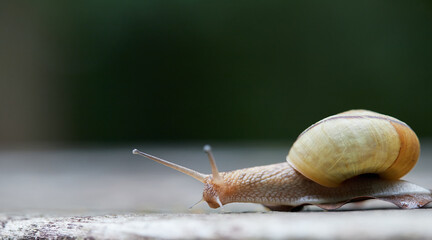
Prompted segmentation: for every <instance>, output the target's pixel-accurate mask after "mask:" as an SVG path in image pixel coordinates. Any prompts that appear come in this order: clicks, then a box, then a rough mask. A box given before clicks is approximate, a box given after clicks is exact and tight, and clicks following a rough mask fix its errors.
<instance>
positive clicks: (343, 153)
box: [287, 110, 420, 187]
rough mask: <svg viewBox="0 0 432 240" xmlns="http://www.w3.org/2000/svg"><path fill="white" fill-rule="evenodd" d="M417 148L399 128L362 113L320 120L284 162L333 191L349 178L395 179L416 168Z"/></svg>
mask: <svg viewBox="0 0 432 240" xmlns="http://www.w3.org/2000/svg"><path fill="white" fill-rule="evenodd" d="M419 154H420V143H419V140H418V138H417V136H416V134H415V133H414V131H413V130H412V129H411V128H410V127H409V126H408V125H407V124H405V123H404V122H402V121H400V120H398V119H396V118H393V117H390V116H386V115H383V114H379V113H375V112H372V111H367V110H351V111H347V112H343V113H340V114H337V115H333V116H330V117H328V118H325V119H323V120H321V121H319V122H317V123H315V124H313V125H312V126H310V127H309V128H307V129H306V130H305V131H304V132H303V133H301V134H300V136H299V137H298V138H297V140H296V141H295V143H294V144H293V146H292V148H291V149H290V151H289V154H288V156H287V161H288V162H289V164H290V165H291V166H292V167H293V168H294V169H296V170H297V171H299V172H300V173H302V174H303V175H304V176H305V177H307V178H309V179H311V180H313V181H315V182H316V183H318V184H321V185H323V186H326V187H337V186H338V185H340V184H341V183H342V182H343V181H345V180H347V179H350V178H352V177H354V176H357V175H361V174H365V173H374V174H378V175H380V177H382V178H384V179H399V178H401V177H402V176H404V175H405V174H407V173H408V172H409V171H410V170H411V169H412V168H413V167H414V165H415V164H416V162H417V159H418V157H419Z"/></svg>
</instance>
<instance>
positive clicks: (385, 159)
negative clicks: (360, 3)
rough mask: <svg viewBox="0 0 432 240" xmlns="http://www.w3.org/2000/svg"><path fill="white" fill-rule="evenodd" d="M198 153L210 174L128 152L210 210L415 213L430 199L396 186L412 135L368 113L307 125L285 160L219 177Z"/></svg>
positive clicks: (412, 149)
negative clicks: (238, 206) (170, 171)
mask: <svg viewBox="0 0 432 240" xmlns="http://www.w3.org/2000/svg"><path fill="white" fill-rule="evenodd" d="M204 151H205V152H206V153H207V154H208V156H209V159H210V164H211V167H212V174H211V175H206V174H202V173H199V172H196V171H194V170H191V169H188V168H185V167H183V166H179V165H177V164H174V163H171V162H168V161H166V160H163V159H160V158H157V157H154V156H151V155H149V154H146V153H142V152H140V151H138V150H136V149H135V150H134V151H133V153H134V154H139V155H142V156H145V157H147V158H150V159H152V160H154V161H157V162H159V163H162V164H164V165H166V166H169V167H171V168H174V169H176V170H178V171H181V172H183V173H185V174H188V175H190V176H192V177H194V178H196V179H197V180H199V181H201V182H203V183H204V191H203V198H202V200H204V201H206V202H207V203H208V205H209V206H210V207H211V208H218V207H222V206H223V205H225V204H228V203H233V202H251V203H260V204H263V205H264V206H266V207H268V208H269V209H271V210H280V211H293V210H299V209H301V207H302V206H304V205H317V206H319V207H321V208H324V209H337V208H339V207H340V206H342V205H344V204H345V203H348V202H353V201H360V200H365V199H370V198H375V199H380V200H384V201H388V202H392V203H394V204H395V205H397V206H398V207H401V208H419V207H423V206H424V205H426V204H427V203H429V202H431V201H432V193H431V191H430V190H428V189H425V188H423V187H420V186H418V185H415V184H413V183H410V182H406V181H403V180H399V179H400V178H401V177H402V176H404V175H405V174H407V173H408V172H409V171H410V170H411V169H412V168H413V167H414V165H415V164H416V162H417V159H418V157H419V153H420V144H419V141H418V138H417V136H416V135H415V133H414V131H412V129H411V128H410V127H409V126H408V125H407V124H405V123H403V122H401V121H400V120H398V119H396V118H393V117H389V116H386V115H382V114H378V113H375V112H371V111H366V110H351V111H347V112H344V113H341V114H337V115H334V116H330V117H328V118H325V119H323V120H321V121H319V122H317V123H315V124H313V125H312V126H310V127H309V128H307V129H306V130H305V131H304V132H303V133H301V134H300V136H299V137H298V138H297V140H296V141H295V143H294V144H293V146H292V147H291V149H290V151H289V154H288V156H287V161H286V162H282V163H278V164H271V165H266V166H258V167H252V168H245V169H239V170H235V171H229V172H219V171H218V169H217V167H216V164H215V161H214V158H213V155H212V153H211V150H210V147H209V146H205V147H204Z"/></svg>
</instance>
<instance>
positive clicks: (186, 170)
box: [132, 149, 208, 183]
mask: <svg viewBox="0 0 432 240" xmlns="http://www.w3.org/2000/svg"><path fill="white" fill-rule="evenodd" d="M132 153H133V154H136V155H140V156H143V157H146V158H148V159H151V160H153V161H155V162H158V163H161V164H163V165H165V166H167V167H170V168H172V169H174V170H177V171H179V172H182V173H184V174H186V175H189V176H191V177H193V178H195V179H196V180H198V181H200V182H202V183H204V179H205V178H206V177H208V175H207V174H202V173H200V172H197V171H195V170H192V169H189V168H187V167H183V166H180V165H178V164H175V163H172V162H169V161H167V160H164V159H162V158H158V157H155V156H152V155H150V154H147V153H143V152H141V151H139V150H138V149H134V150H133V151H132Z"/></svg>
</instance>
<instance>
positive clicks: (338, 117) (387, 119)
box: [298, 115, 411, 137]
mask: <svg viewBox="0 0 432 240" xmlns="http://www.w3.org/2000/svg"><path fill="white" fill-rule="evenodd" d="M341 118H342V119H343V118H347V119H355V118H357V119H362V118H375V119H382V120H386V121H389V122H394V123H397V124H400V125H403V126H406V127H408V128H410V127H409V126H408V125H407V124H406V123H404V122H401V121H399V120H397V119H392V118H390V117H380V116H370V115H363V116H349V115H347V116H334V117H330V118H327V119H324V120H321V121H319V122H317V123H315V124H312V125H311V126H310V127H308V128H306V130H304V131H303V132H302V133H300V135H299V136H298V137H301V136H302V135H303V134H305V133H306V132H307V131H309V130H310V129H312V128H314V127H316V126H318V125H320V124H321V123H324V122H328V121H330V120H333V119H341ZM410 129H411V128H410Z"/></svg>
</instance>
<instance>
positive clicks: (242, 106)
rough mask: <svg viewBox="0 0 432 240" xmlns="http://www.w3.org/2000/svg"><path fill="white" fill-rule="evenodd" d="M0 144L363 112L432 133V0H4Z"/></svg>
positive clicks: (227, 136) (225, 134) (303, 124)
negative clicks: (392, 119) (390, 118)
mask: <svg viewBox="0 0 432 240" xmlns="http://www.w3.org/2000/svg"><path fill="white" fill-rule="evenodd" d="M0 50H1V51H0V142H1V143H2V144H3V145H8V144H22V143H34V142H64V143H76V142H95V143H121V142H130V141H195V140H202V139H205V140H218V141H219V140H220V141H234V140H253V141H280V140H283V141H284V140H293V139H295V138H296V137H297V136H298V134H299V133H300V132H301V131H303V130H304V129H305V128H307V127H308V126H309V125H310V124H312V123H314V122H316V121H318V120H320V119H322V118H324V117H326V116H329V115H332V114H335V113H338V112H341V111H345V110H348V109H353V108H365V109H370V110H374V111H377V112H381V113H385V114H389V115H392V116H394V117H397V118H399V119H401V120H402V121H405V122H407V123H408V124H409V125H410V126H411V127H412V128H413V129H414V130H415V131H416V132H417V134H418V135H419V136H420V137H430V136H432V126H431V121H432V94H431V92H432V1H214V2H209V1H67V2H66V1H2V3H0Z"/></svg>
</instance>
